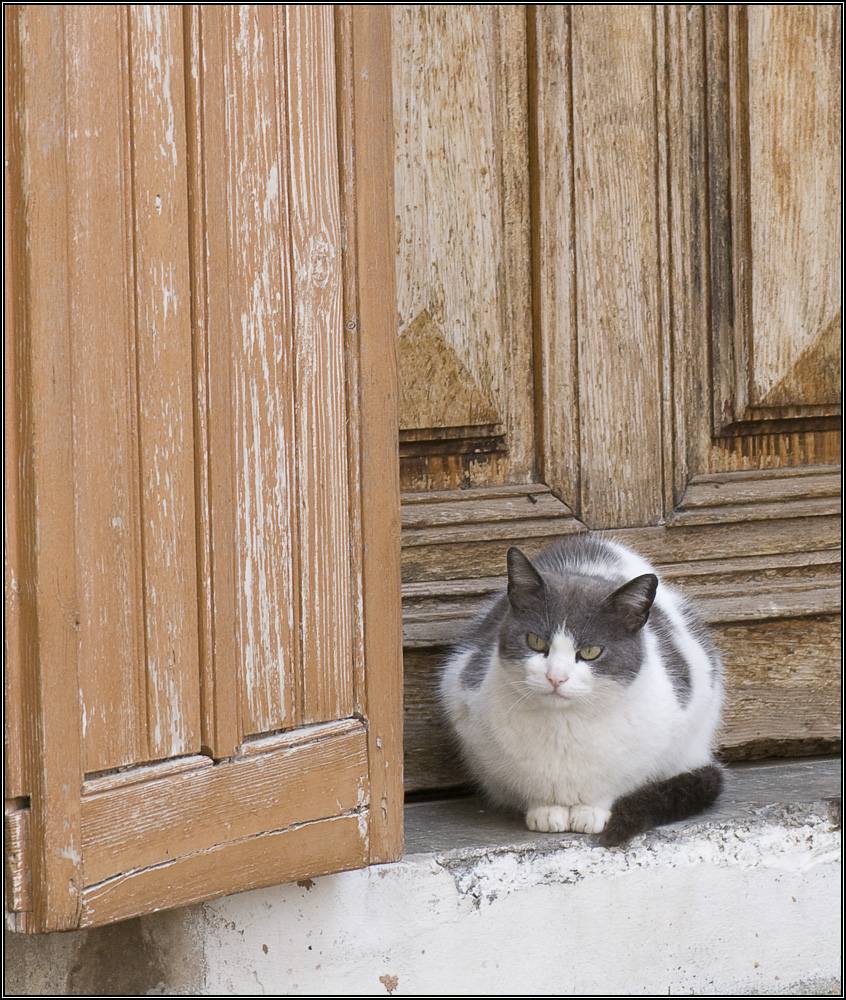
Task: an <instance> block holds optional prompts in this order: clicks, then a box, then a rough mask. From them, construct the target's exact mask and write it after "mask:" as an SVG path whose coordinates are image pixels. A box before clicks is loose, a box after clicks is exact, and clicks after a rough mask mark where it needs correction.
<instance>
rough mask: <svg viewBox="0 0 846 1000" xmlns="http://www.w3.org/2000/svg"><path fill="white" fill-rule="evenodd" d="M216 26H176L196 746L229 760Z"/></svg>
mask: <svg viewBox="0 0 846 1000" xmlns="http://www.w3.org/2000/svg"><path fill="white" fill-rule="evenodd" d="M225 51H226V48H225V42H224V35H223V22H222V18H221V17H219V16H217V11H216V9H215V8H204V7H203V6H202V5H201V4H194V5H192V6H191V8H190V11H188V12H187V15H186V17H185V52H186V61H187V63H188V72H187V73H186V81H185V83H186V101H185V105H186V107H185V131H186V140H187V163H188V207H189V215H188V239H189V246H190V259H191V296H192V298H191V317H192V328H193V335H194V448H195V453H196V455H197V461H196V463H195V495H196V506H197V519H198V530H197V560H198V566H197V577H198V588H199V643H198V648H199V657H200V664H199V666H200V708H201V713H200V714H201V726H202V737H201V738H202V745H203V747H204V748H206V750H207V752H208V753H210V754H211V756H213V757H215V758H218V759H220V758H221V757H227V756H230V755H231V754H233V753H234V752H235V748H236V746H237V745H238V743H239V742H240V738H241V707H240V697H241V692H240V685H239V683H238V681H239V672H238V654H237V647H236V635H235V627H236V612H235V602H236V585H235V563H236V545H235V515H234V509H233V507H234V483H235V472H234V458H233V448H234V440H233V439H234V432H233V426H232V398H231V385H232V381H233V379H232V353H233V351H232V346H231V342H232V338H231V336H230V331H231V329H232V297H231V296H230V293H229V276H230V274H231V271H232V268H231V264H230V247H229V240H228V227H227V226H226V225H225V224H224V225H221V224H219V222H218V220H219V215H220V213H219V211H218V206H220V205H223V204H226V201H227V198H226V191H227V189H228V166H227V156H226V149H227V142H226V134H227V129H226V114H225V109H226V101H225V99H224V92H225V89H224V88H225V75H224V74H223V73H222V72H220V67H221V65H222V64H223V63H224V55H223V54H224V53H225Z"/></svg>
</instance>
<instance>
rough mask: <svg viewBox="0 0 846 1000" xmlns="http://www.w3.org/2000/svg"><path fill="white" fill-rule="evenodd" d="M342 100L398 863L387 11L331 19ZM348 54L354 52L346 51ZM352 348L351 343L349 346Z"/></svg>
mask: <svg viewBox="0 0 846 1000" xmlns="http://www.w3.org/2000/svg"><path fill="white" fill-rule="evenodd" d="M336 30H337V32H338V50H339V51H340V52H346V53H347V55H346V57H344V58H341V59H340V60H339V66H340V67H341V75H340V78H339V94H340V95H341V98H342V101H343V103H344V104H347V103H348V102H352V106H353V107H352V114H351V115H350V116H347V115H344V116H342V127H343V131H342V136H343V138H344V145H343V147H342V163H343V169H344V171H345V174H346V175H347V177H348V178H350V179H352V180H353V181H354V185H355V186H354V191H351V190H350V189H349V188H347V189H346V197H345V201H344V207H345V211H346V212H347V214H350V213H353V214H354V227H353V229H352V230H347V232H348V234H350V235H352V234H354V236H355V243H354V245H352V246H350V245H348V246H347V248H346V256H345V261H344V268H345V272H346V276H347V277H346V281H345V284H346V287H347V288H348V289H349V291H348V294H347V299H346V301H345V312H346V325H347V327H348V328H349V329H351V330H354V331H356V332H357V335H358V336H357V343H358V344H359V350H360V357H359V368H358V370H359V373H360V383H359V389H358V394H357V406H358V408H359V411H360V417H359V419H360V428H361V430H360V433H361V455H360V458H359V459H358V461H359V463H360V464H358V465H354V466H353V468H360V470H361V507H360V515H358V516H360V519H361V529H360V530H361V536H360V537H361V546H362V548H361V557H360V566H361V577H362V578H361V584H360V587H361V591H360V593H361V607H362V613H363V623H364V629H363V654H364V663H365V668H366V673H365V678H364V679H365V687H364V690H361V688H360V687H359V688H358V690H357V691H356V697H357V702H358V704H359V705H362V704H363V705H364V707H365V709H366V715H367V719H368V730H367V749H368V768H369V775H370V802H371V804H372V807H371V810H370V813H369V833H368V837H369V840H368V855H367V857H368V859H369V861H370V862H371V863H377V862H384V861H392V860H396V859H397V858H399V857H400V856H401V854H402V838H403V831H402V806H403V795H402V765H401V756H402V739H403V737H402V732H403V712H402V648H401V640H400V634H401V604H400V561H399V539H400V515H399V471H398V468H397V462H396V455H397V430H396V428H397V402H398V389H397V382H396V378H395V374H394V373H395V372H396V370H397V368H396V330H395V327H394V323H395V317H396V313H395V304H396V288H395V283H394V281H395V279H394V268H393V253H394V246H393V245H392V244H391V241H390V240H389V239H386V234H388V233H390V232H391V229H392V221H393V220H392V215H393V212H392V202H391V192H392V173H393V121H392V111H391V80H390V70H389V67H390V58H389V54H390V51H391V22H390V17H389V15H388V11H387V10H385V9H384V8H382V9H380V8H378V7H374V6H369V5H347V6H345V7H344V9H343V10H341V11H339V12H338V18H337V21H336ZM349 47H351V51H350V48H349ZM354 342H355V341H354Z"/></svg>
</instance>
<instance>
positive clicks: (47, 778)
mask: <svg viewBox="0 0 846 1000" xmlns="http://www.w3.org/2000/svg"><path fill="white" fill-rule="evenodd" d="M65 17H66V13H65V11H64V10H63V9H62V8H53V9H51V10H50V11H48V12H43V11H41V10H40V9H39V8H34V7H26V6H24V7H19V8H15V9H14V10H13V11H10V12H8V16H7V17H6V19H5V28H6V31H7V33H8V34H7V39H8V41H9V43H10V48H11V49H12V51H13V53H14V55H13V56H12V57H11V61H10V70H11V72H12V73H13V76H12V79H11V80H9V81H8V82H9V83H10V84H11V95H9V97H10V100H11V102H12V104H13V109H12V116H11V117H12V122H13V127H15V126H17V127H18V128H19V129H20V132H19V138H18V142H19V143H20V145H19V147H18V148H19V149H20V150H21V152H22V153H23V161H22V162H24V163H26V170H25V171H24V172H23V175H22V177H21V188H20V189H19V190H20V193H21V194H22V196H23V217H21V215H17V219H18V221H19V222H21V221H22V222H23V224H24V226H25V244H24V252H25V257H24V259H23V260H19V261H18V262H17V266H18V268H20V271H19V272H18V273H21V272H22V276H23V280H24V283H23V287H22V288H21V291H22V293H23V295H22V297H21V299H19V302H20V306H21V308H22V315H21V322H20V325H19V326H17V330H18V332H19V333H20V334H21V340H20V342H19V344H18V345H17V350H18V352H19V354H18V358H19V364H20V375H19V377H20V379H21V381H20V386H21V393H22V396H21V403H22V406H21V414H20V419H21V424H20V443H21V444H20V447H21V453H20V460H21V465H20V471H19V475H20V477H21V480H20V489H21V494H20V497H21V502H20V517H21V524H20V528H19V530H20V538H21V549H22V557H23V558H22V560H21V566H20V573H21V577H20V579H21V589H22V593H23V602H22V608H21V611H22V615H21V627H22V630H23V631H24V634H25V635H26V640H25V649H24V664H25V667H24V675H23V678H22V680H23V684H24V686H25V689H24V691H22V692H21V696H22V703H23V708H24V711H25V713H26V714H25V718H24V719H23V720H22V721H23V722H24V726H25V729H24V732H23V733H21V734H20V735H21V736H23V737H24V753H25V754H26V756H27V758H28V760H27V762H26V764H25V773H26V774H28V775H29V778H30V780H31V785H30V786H29V788H28V789H27V791H28V792H29V794H30V796H31V822H30V824H29V828H30V832H31V835H32V836H31V845H30V851H31V854H30V857H31V859H32V861H31V864H32V870H31V892H32V911H33V918H34V919H33V925H34V927H35V929H39V930H59V929H65V928H69V927H73V926H74V925H75V923H76V920H77V912H78V906H79V891H80V888H81V877H82V871H81V860H82V859H81V853H80V803H79V788H80V785H81V782H82V738H81V735H82V734H81V729H82V718H81V715H82V713H81V711H80V709H79V676H78V669H79V638H78V633H77V629H78V625H79V620H80V612H79V607H80V604H79V595H78V592H77V589H76V580H75V574H74V563H75V551H76V544H75V530H74V529H75V525H74V488H73V486H74V480H73V402H72V398H73V397H72V384H73V383H72V342H71V307H70V303H71V296H70V284H69V266H68V256H69V249H70V248H69V236H70V234H69V228H68V175H67V161H66V146H65V142H64V141H62V138H63V136H65V135H66V134H67V117H66V112H67V106H66V102H65V72H66V48H65ZM19 287H20V286H19Z"/></svg>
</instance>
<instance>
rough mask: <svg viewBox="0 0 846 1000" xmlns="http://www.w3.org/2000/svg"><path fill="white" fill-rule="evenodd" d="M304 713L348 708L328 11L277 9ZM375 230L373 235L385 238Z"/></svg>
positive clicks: (330, 714) (343, 440) (339, 294)
mask: <svg viewBox="0 0 846 1000" xmlns="http://www.w3.org/2000/svg"><path fill="white" fill-rule="evenodd" d="M280 44H283V45H284V49H283V51H284V53H285V65H286V71H287V80H286V84H287V102H288V128H289V130H290V139H289V141H290V171H289V174H288V183H289V185H290V226H291V280H292V289H293V299H294V338H295V345H296V347H295V350H296V362H295V365H296V368H295V371H296V377H295V380H294V387H295V401H296V402H295V408H294V413H295V421H296V424H295V426H296V469H297V494H298V507H299V510H298V513H299V589H300V595H301V598H300V607H301V620H300V633H301V642H302V671H303V679H302V713H303V715H302V718H303V721H305V722H318V721H322V720H324V719H331V718H336V717H338V716H339V715H341V716H343V715H349V714H351V712H352V709H353V691H352V680H353V678H352V671H351V670H350V665H351V652H352V623H351V613H352V608H351V602H350V583H349V580H350V563H349V528H348V524H349V487H348V485H347V480H348V475H349V469H348V458H347V436H346V410H347V402H346V393H345V389H346V385H345V376H344V346H345V344H344V326H343V288H342V273H341V263H342V261H341V218H340V211H341V208H340V189H339V177H338V146H337V142H338V137H337V128H338V122H337V112H336V104H335V85H336V80H335V35H334V21H333V14H332V10H331V8H330V7H327V6H320V5H314V6H309V5H301V6H297V5H290V6H288V7H286V8H285V33H284V40H283V39H280ZM384 238H385V237H384V236H383V239H384Z"/></svg>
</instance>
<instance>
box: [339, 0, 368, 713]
mask: <svg viewBox="0 0 846 1000" xmlns="http://www.w3.org/2000/svg"><path fill="white" fill-rule="evenodd" d="M354 58H355V56H354V51H353V22H352V6H351V5H350V4H338V5H337V6H336V8H335V87H336V96H337V106H338V171H339V180H340V184H341V226H342V233H341V240H342V244H341V245H342V258H341V259H342V279H343V295H344V336H345V345H346V346H345V356H346V370H347V381H346V392H347V454H348V458H349V495H350V509H349V519H350V540H351V545H350V573H351V598H352V609H353V664H352V666H353V695H354V702H355V704H354V711H356V712H359V713H361V714H362V715H366V711H367V693H366V671H365V666H366V664H365V622H364V537H363V534H362V524H361V509H362V496H363V483H362V435H361V405H360V399H359V393H360V386H361V324H360V323H359V315H358V289H359V282H358V265H357V261H356V256H355V254H356V247H357V245H358V218H357V210H358V202H357V199H356V179H355V88H354Z"/></svg>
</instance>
